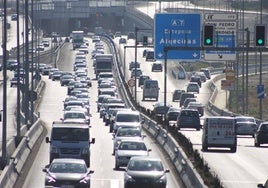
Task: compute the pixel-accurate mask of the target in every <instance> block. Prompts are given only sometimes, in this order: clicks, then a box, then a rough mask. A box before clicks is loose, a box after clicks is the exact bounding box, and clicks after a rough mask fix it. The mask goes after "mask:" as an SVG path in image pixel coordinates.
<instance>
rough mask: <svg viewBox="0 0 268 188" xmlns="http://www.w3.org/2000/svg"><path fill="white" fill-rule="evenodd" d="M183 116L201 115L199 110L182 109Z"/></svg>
mask: <svg viewBox="0 0 268 188" xmlns="http://www.w3.org/2000/svg"><path fill="white" fill-rule="evenodd" d="M181 116H187V117H199V115H198V112H197V111H190V110H189V111H188V110H185V111H181Z"/></svg>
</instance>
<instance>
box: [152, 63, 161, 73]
mask: <svg viewBox="0 0 268 188" xmlns="http://www.w3.org/2000/svg"><path fill="white" fill-rule="evenodd" d="M154 71H160V72H162V71H163V65H162V64H161V63H157V62H156V63H153V64H152V72H154Z"/></svg>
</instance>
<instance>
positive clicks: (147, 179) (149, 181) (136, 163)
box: [124, 156, 169, 188]
mask: <svg viewBox="0 0 268 188" xmlns="http://www.w3.org/2000/svg"><path fill="white" fill-rule="evenodd" d="M167 172H169V170H165V169H164V166H163V164H162V161H161V160H160V159H159V158H154V157H148V156H141V157H132V158H131V159H130V161H129V163H128V165H127V168H126V171H125V174H124V188H132V187H141V188H147V187H158V188H165V187H166V185H167V177H166V173H167Z"/></svg>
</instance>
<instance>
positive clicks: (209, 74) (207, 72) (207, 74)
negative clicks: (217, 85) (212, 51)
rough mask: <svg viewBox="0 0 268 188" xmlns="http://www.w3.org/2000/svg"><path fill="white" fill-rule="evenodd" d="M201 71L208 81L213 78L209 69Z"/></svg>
mask: <svg viewBox="0 0 268 188" xmlns="http://www.w3.org/2000/svg"><path fill="white" fill-rule="evenodd" d="M200 71H201V72H203V73H205V75H206V77H207V79H210V78H211V73H210V70H209V69H208V68H201V69H200Z"/></svg>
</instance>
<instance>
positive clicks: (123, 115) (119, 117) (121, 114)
mask: <svg viewBox="0 0 268 188" xmlns="http://www.w3.org/2000/svg"><path fill="white" fill-rule="evenodd" d="M143 123H144V120H143V119H142V117H141V115H140V112H139V111H129V110H124V111H118V112H117V113H116V116H115V118H114V123H113V131H114V133H116V132H117V130H118V129H119V128H120V127H122V126H124V127H132V128H133V127H134V128H139V129H141V127H142V124H143Z"/></svg>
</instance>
